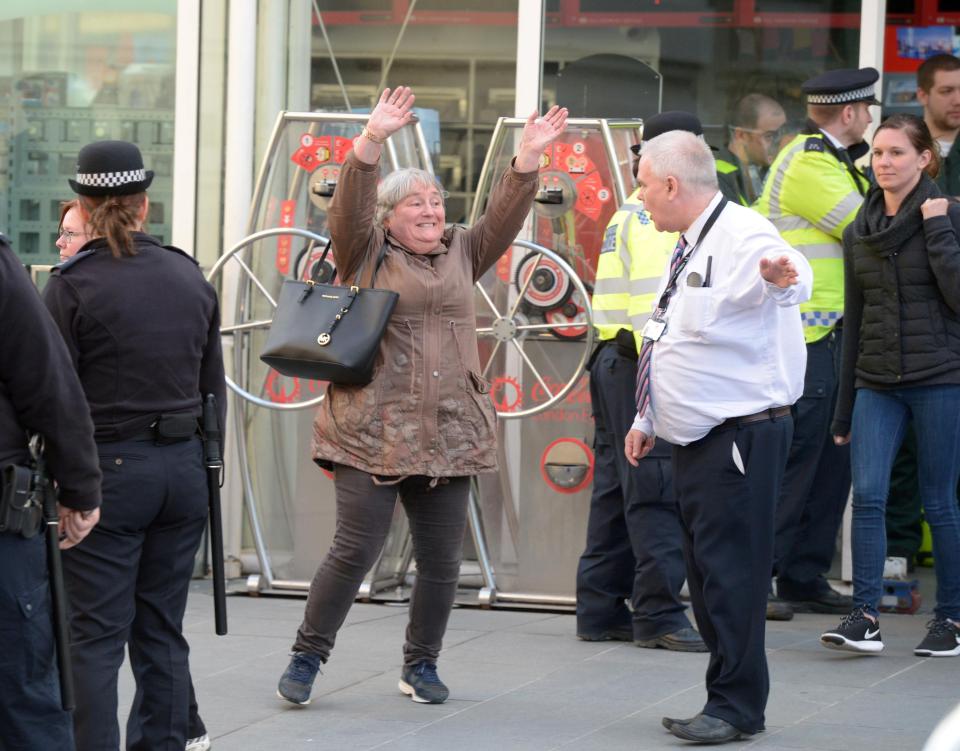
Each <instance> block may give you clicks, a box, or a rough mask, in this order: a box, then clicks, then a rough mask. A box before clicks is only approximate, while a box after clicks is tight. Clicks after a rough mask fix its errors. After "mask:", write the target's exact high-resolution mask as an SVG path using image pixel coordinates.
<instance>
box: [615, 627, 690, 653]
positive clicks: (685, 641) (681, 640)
mask: <svg viewBox="0 0 960 751" xmlns="http://www.w3.org/2000/svg"><path fill="white" fill-rule="evenodd" d="M633 643H634V644H636V645H637V646H638V647H646V648H647V649H656V648H657V647H661V648H662V649H672V650H673V651H674V652H706V651H707V645H706V644H704V643H703V639H701V638H700V634H698V633H697V632H696V631H694V630H693V629H692V628H690V627H689V626H688V627H687V628H681V629H679V630H678V631H674V632H673V633H670V634H663V636H656V637H654V638H653V639H634V640H633Z"/></svg>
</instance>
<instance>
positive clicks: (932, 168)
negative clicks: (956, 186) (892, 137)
mask: <svg viewBox="0 0 960 751" xmlns="http://www.w3.org/2000/svg"><path fill="white" fill-rule="evenodd" d="M881 130H899V131H901V132H902V133H903V134H904V135H905V136H906V137H907V139H908V140H909V141H910V144H911V145H912V146H913V148H915V149H916V150H917V153H918V154H922V153H923V152H924V151H929V152H930V164H928V165H927V167H926V169H925V172H926V173H927V174H928V175H930V177H936V176H937V173H939V172H940V149H938V148H937V144H936V143H935V142H934V140H933V136H932V135H930V129H929V128H928V127H927V124H926V123H925V122H924V121H923V119H922V118H920V117H917V116H916V115H908V114H905V113H902V112H901V113H897V114H896V115H890V117H888V118H887V119H886V120H884V121H883V122H882V123H880V125H878V126H877V130H876V131H875V132H874V134H873V137H874V138H876V137H877V133H879V132H880V131H881Z"/></svg>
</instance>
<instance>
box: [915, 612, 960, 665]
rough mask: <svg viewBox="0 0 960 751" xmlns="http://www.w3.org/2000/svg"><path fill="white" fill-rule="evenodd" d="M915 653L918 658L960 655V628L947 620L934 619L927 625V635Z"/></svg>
mask: <svg viewBox="0 0 960 751" xmlns="http://www.w3.org/2000/svg"><path fill="white" fill-rule="evenodd" d="M913 653H914V654H915V655H916V656H917V657H956V656H957V655H960V627H958V626H957V624H955V623H954V622H953V621H950V620H948V619H946V618H934V619H933V620H932V621H930V622H929V623H928V624H927V635H926V636H925V637H924V639H923V641H922V642H920V643H919V644H918V645H917V647H916V649H914V650H913Z"/></svg>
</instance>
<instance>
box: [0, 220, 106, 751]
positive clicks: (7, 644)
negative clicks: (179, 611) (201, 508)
mask: <svg viewBox="0 0 960 751" xmlns="http://www.w3.org/2000/svg"><path fill="white" fill-rule="evenodd" d="M0 327H2V329H3V334H2V336H0V467H6V466H8V465H11V464H17V465H21V466H26V465H27V464H28V462H29V460H30V454H29V452H28V450H27V432H31V433H39V434H40V435H41V436H42V437H43V441H44V446H45V456H46V461H47V466H48V467H49V469H50V472H51V474H52V476H53V478H54V479H55V480H56V482H57V486H58V488H59V497H60V507H59V509H58V510H59V514H60V529H61V538H62V539H63V542H62V543H61V547H64V548H65V547H72V546H73V545H76V544H77V543H78V542H80V540H82V539H83V538H84V537H85V536H86V535H87V533H88V532H89V531H90V529H92V528H93V526H94V525H95V524H96V523H97V520H98V519H99V516H100V510H99V506H100V469H99V466H98V461H97V452H96V447H95V445H94V442H93V423H92V422H91V421H90V411H89V409H88V407H87V400H86V399H85V398H84V395H83V389H82V388H81V387H80V381H79V380H78V379H77V375H76V372H75V371H74V369H73V364H72V363H71V362H70V356H69V355H68V354H67V348H66V347H65V346H64V343H63V339H62V338H61V337H60V332H59V331H57V329H56V327H55V326H54V325H53V321H52V320H51V319H50V316H49V314H48V313H47V311H46V310H45V309H44V307H43V303H41V301H40V297H39V296H38V295H37V292H36V290H35V289H34V288H33V285H32V284H31V283H30V279H29V277H28V276H27V274H26V273H25V272H24V270H23V267H22V266H21V265H20V262H19V261H18V260H17V258H16V256H15V255H14V254H13V251H11V250H10V246H9V245H8V244H7V240H6V238H4V237H2V236H0ZM44 539H45V537H44V535H42V534H36V535H35V536H33V537H30V538H29V539H27V538H24V537H23V536H21V535H20V534H15V533H12V532H10V531H5V532H0V636H2V644H3V650H4V658H3V659H2V660H0V685H2V686H3V687H4V689H3V690H2V691H0V748H3V749H5V750H6V751H20V750H21V749H24V750H25V749H39V748H43V749H71V748H73V726H72V722H71V719H70V715H69V713H68V712H65V711H64V710H63V708H62V707H61V705H60V689H59V679H58V677H57V663H56V654H55V650H54V642H53V624H52V621H51V616H50V591H49V588H48V586H47V559H46V551H45V548H44Z"/></svg>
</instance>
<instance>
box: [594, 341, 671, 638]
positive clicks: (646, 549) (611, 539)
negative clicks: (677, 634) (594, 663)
mask: <svg viewBox="0 0 960 751" xmlns="http://www.w3.org/2000/svg"><path fill="white" fill-rule="evenodd" d="M636 378H637V363H636V360H634V359H632V358H628V357H624V356H623V355H621V354H620V353H619V352H618V351H617V348H616V347H615V346H613V345H606V346H604V347H603V348H602V349H601V350H600V351H599V352H598V353H597V355H596V357H595V358H594V361H593V365H592V366H591V368H590V399H591V402H592V404H593V422H594V474H593V494H592V496H591V498H590V516H589V519H588V520H587V544H586V548H585V550H584V551H583V555H582V556H580V562H579V564H578V566H577V633H580V634H592V635H599V634H601V633H603V632H604V631H609V630H611V629H618V630H619V629H625V630H630V629H631V628H632V629H633V635H634V638H635V639H652V638H654V637H657V636H662V635H663V634H669V633H672V632H674V631H677V630H679V629H681V628H688V627H689V626H690V621H689V620H687V616H686V614H685V612H684V610H685V608H684V605H683V603H681V602H680V588H681V587H682V586H683V580H684V577H685V576H686V571H685V568H684V563H683V549H682V536H681V532H680V520H679V516H678V514H677V506H676V502H675V500H674V497H673V480H672V475H671V470H670V454H669V451H670V447H669V445H668V444H666V443H664V442H663V441H658V442H657V445H656V447H655V448H654V450H653V452H652V453H651V454H650V455H648V456H647V457H646V458H644V459H642V460H641V461H640V466H639V467H633V466H632V465H631V464H630V463H629V462H628V461H627V459H626V457H625V456H624V454H623V441H624V438H625V437H626V435H627V432H628V431H629V430H630V426H631V425H632V423H633V417H634V415H635V414H636V404H635V402H634V392H635V390H636ZM625 600H629V601H630V603H631V609H632V610H633V613H632V615H631V612H630V610H628V609H627V607H626V605H625Z"/></svg>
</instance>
